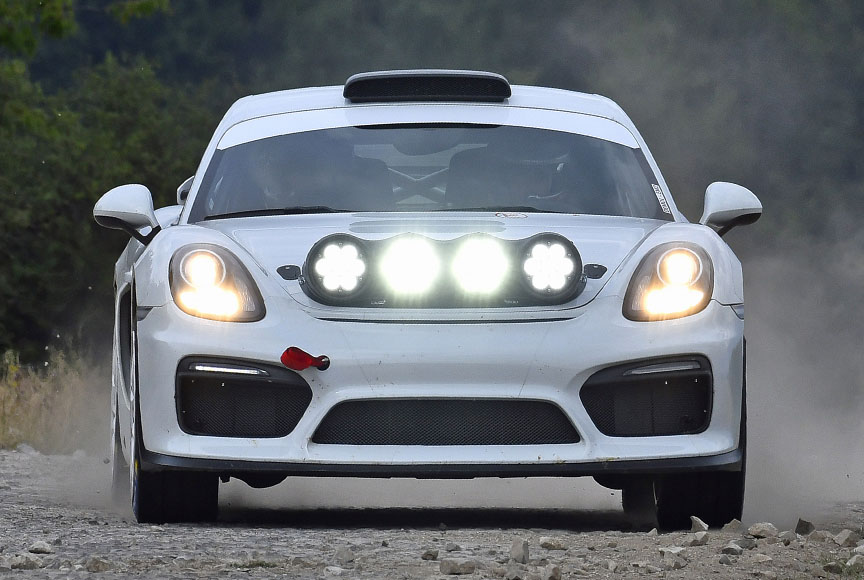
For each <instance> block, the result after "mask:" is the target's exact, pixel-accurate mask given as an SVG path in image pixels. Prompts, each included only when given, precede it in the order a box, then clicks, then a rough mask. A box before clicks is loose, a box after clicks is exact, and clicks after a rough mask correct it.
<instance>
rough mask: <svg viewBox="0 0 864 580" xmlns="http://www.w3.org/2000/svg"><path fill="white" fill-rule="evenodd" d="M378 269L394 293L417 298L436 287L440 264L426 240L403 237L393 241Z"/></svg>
mask: <svg viewBox="0 0 864 580" xmlns="http://www.w3.org/2000/svg"><path fill="white" fill-rule="evenodd" d="M379 267H380V270H381V275H382V277H383V279H384V281H385V282H386V283H387V285H388V286H390V288H391V290H393V292H394V293H396V294H401V295H414V296H416V295H420V294H423V293H425V292H428V291H429V289H430V288H432V286H433V285H434V284H435V281H436V280H437V279H438V273H439V272H440V270H441V260H440V259H439V258H438V255H437V253H436V252H435V248H434V247H433V246H432V244H431V243H430V242H429V241H428V240H426V239H424V238H420V237H414V236H406V237H399V238H396V239H395V240H393V242H392V243H391V244H390V246H389V247H388V248H387V249H386V250H385V252H384V255H383V256H382V257H381V262H380V266H379Z"/></svg>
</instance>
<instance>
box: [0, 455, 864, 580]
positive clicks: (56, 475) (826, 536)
mask: <svg viewBox="0 0 864 580" xmlns="http://www.w3.org/2000/svg"><path fill="white" fill-rule="evenodd" d="M88 462H89V463H91V464H92V469H93V470H94V471H97V470H98V469H99V465H100V462H99V461H98V460H95V459H93V458H88V457H86V456H84V455H83V454H81V455H78V456H77V457H76V456H65V457H48V456H44V455H40V454H38V453H35V452H32V450H28V449H26V448H24V449H23V450H22V451H0V577H12V578H17V577H22V575H25V576H28V575H32V576H36V577H48V578H55V577H56V578H67V577H71V578H76V577H89V576H92V575H94V574H95V575H98V577H104V578H113V577H128V576H146V577H160V578H188V577H207V578H211V577H214V578H249V577H277V576H279V577H290V578H330V577H347V578H396V579H402V578H406V579H407V578H455V577H460V576H461V577H466V578H504V579H508V580H515V579H523V580H529V579H532V580H552V579H557V578H579V577H591V578H628V577H632V578H635V577H647V578H651V577H656V578H710V577H715V578H748V579H750V578H768V579H770V578H802V579H804V578H807V579H809V578H864V540H862V538H861V531H862V526H864V515H862V513H861V512H860V511H858V510H854V512H852V513H846V514H844V517H845V519H844V520H843V522H844V523H845V524H846V525H847V526H848V525H849V522H857V526H852V527H847V528H846V529H816V526H814V525H813V524H810V523H809V522H806V521H803V520H800V521H799V522H798V525H797V527H796V529H794V530H778V529H777V528H776V527H775V526H773V525H772V524H770V523H767V522H760V523H756V524H753V525H750V526H746V525H741V524H740V523H737V522H733V523H731V524H730V525H727V526H725V527H724V528H723V529H710V530H709V529H706V526H704V525H703V524H702V522H701V521H699V520H698V519H694V521H693V527H692V529H691V530H690V531H687V532H676V533H668V534H660V533H657V531H656V530H652V531H651V532H648V533H645V532H639V533H629V532H624V531H620V530H614V531H609V530H604V529H589V530H588V531H574V530H568V529H561V527H562V526H560V522H561V519H560V518H557V519H556V520H554V522H555V525H554V526H550V527H549V528H546V527H542V524H543V521H544V520H543V518H542V517H540V518H536V520H537V521H533V522H530V524H531V525H533V526H540V527H530V528H514V527H508V528H506V529H500V528H495V527H488V526H486V527H477V528H474V527H466V526H464V525H460V526H458V527H453V526H450V527H448V526H446V525H444V524H442V525H440V526H437V525H436V526H428V527H425V528H420V529H411V528H401V527H400V528H396V527H392V526H386V525H385V526H381V525H373V526H367V527H364V526H363V524H362V523H360V524H359V525H358V523H357V518H358V516H357V513H353V514H352V515H351V520H352V521H351V523H350V525H347V526H340V525H338V516H337V518H336V524H335V525H334V526H332V527H318V526H314V525H311V526H310V525H299V526H296V527H294V526H291V525H290V524H284V523H282V524H279V525H273V524H272V523H269V524H268V523H259V522H255V521H254V520H253V521H252V522H251V523H249V522H243V523H234V522H231V521H223V522H220V523H218V524H216V525H162V526H146V525H138V524H135V523H132V521H131V519H130V517H129V516H128V515H126V514H123V513H116V512H114V511H113V510H111V509H108V508H107V507H100V506H99V505H97V503H98V502H92V501H89V502H88V501H76V500H75V499H74V498H70V497H69V496H68V495H63V494H59V493H58V491H57V490H58V486H59V485H60V484H59V482H60V481H62V480H63V478H64V477H65V476H66V474H67V473H69V471H70V470H71V469H73V468H74V467H77V468H78V469H80V468H81V465H82V464H87V463H88ZM103 471H104V470H103ZM100 473H101V471H100ZM94 477H96V476H94ZM99 477H104V476H103V475H100V476H99ZM92 485H94V486H98V485H103V486H104V482H101V483H99V482H98V481H97V480H94V481H93V482H92ZM90 492H91V493H90V495H89V496H88V497H91V498H92V497H93V496H94V495H95V494H98V493H100V492H102V491H101V490H99V489H96V490H94V489H91V490H90ZM102 493H104V492H102ZM355 512H356V510H355ZM360 514H361V515H360V519H362V511H360ZM330 519H332V518H330ZM601 525H602V522H601ZM820 527H821V526H820Z"/></svg>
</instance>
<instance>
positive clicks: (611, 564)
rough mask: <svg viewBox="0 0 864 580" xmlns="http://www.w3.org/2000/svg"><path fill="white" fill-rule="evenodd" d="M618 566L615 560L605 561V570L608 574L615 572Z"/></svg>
mask: <svg viewBox="0 0 864 580" xmlns="http://www.w3.org/2000/svg"><path fill="white" fill-rule="evenodd" d="M619 566H620V564H618V562H616V561H615V560H606V569H607V570H609V571H610V572H615V571H616V570H618V567H619Z"/></svg>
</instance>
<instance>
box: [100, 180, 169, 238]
mask: <svg viewBox="0 0 864 580" xmlns="http://www.w3.org/2000/svg"><path fill="white" fill-rule="evenodd" d="M93 218H94V219H95V220H96V223H97V224H99V225H100V226H103V227H106V228H111V229H115V230H123V231H124V232H126V233H128V234H129V235H130V236H132V237H133V238H135V239H136V240H138V241H139V242H141V243H142V244H145V245H146V244H149V243H150V241H151V240H152V239H153V237H154V236H155V235H156V234H157V233H158V232H159V230H160V229H161V228H160V227H159V221H158V220H157V219H156V213H155V212H154V211H153V196H152V195H151V194H150V190H149V189H147V188H146V187H144V186H143V185H139V184H137V183H136V184H131V185H121V186H119V187H115V188H114V189H112V190H111V191H109V192H108V193H106V194H105V195H103V196H102V197H101V198H99V201H97V202H96V205H95V206H94V207H93ZM145 227H149V228H150V233H148V234H147V235H146V236H145V235H142V234H141V232H140V231H139V229H141V228H145Z"/></svg>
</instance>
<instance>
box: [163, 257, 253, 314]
mask: <svg viewBox="0 0 864 580" xmlns="http://www.w3.org/2000/svg"><path fill="white" fill-rule="evenodd" d="M169 271H170V276H169V280H170V286H171V294H172V296H173V297H174V302H175V303H176V304H177V306H179V307H180V309H181V310H183V311H184V312H186V313H187V314H191V315H192V316H199V317H201V318H209V319H212V320H230V321H235V322H253V321H256V320H261V319H262V318H263V317H264V301H263V300H262V299H261V294H260V293H259V292H258V288H257V287H256V286H255V284H254V282H252V277H251V276H250V275H249V272H248V271H247V270H246V268H244V267H243V265H242V264H241V263H240V261H239V260H238V259H237V258H236V257H235V256H234V255H233V254H231V253H230V252H229V251H228V250H225V249H224V248H220V247H219V246H214V245H211V244H192V245H189V246H184V247H182V248H180V249H179V250H177V252H176V253H175V254H174V256H173V257H172V258H171V265H170V267H169Z"/></svg>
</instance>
